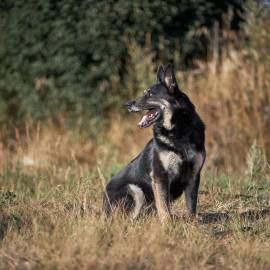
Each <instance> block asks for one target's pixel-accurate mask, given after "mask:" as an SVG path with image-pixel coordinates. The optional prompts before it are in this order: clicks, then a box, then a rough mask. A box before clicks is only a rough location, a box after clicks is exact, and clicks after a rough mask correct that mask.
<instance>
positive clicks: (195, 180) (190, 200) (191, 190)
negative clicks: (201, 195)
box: [185, 173, 200, 217]
mask: <svg viewBox="0 0 270 270" xmlns="http://www.w3.org/2000/svg"><path fill="white" fill-rule="evenodd" d="M199 185H200V174H199V173H198V175H196V176H195V177H194V176H193V177H192V178H190V179H189V184H188V185H187V187H186V189H185V197H186V205H187V210H188V215H189V216H190V217H192V216H195V215H196V208H197V200H198V190H199Z"/></svg>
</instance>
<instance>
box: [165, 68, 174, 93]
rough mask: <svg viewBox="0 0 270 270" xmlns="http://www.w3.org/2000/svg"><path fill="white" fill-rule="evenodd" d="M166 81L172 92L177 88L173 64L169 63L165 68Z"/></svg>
mask: <svg viewBox="0 0 270 270" xmlns="http://www.w3.org/2000/svg"><path fill="white" fill-rule="evenodd" d="M164 82H165V84H166V86H167V88H168V89H169V91H170V92H173V91H174V90H175V89H176V88H177V82H176V79H175V75H174V70H173V66H172V64H168V65H166V66H165V68H164Z"/></svg>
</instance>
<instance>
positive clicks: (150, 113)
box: [138, 110, 155, 128]
mask: <svg viewBox="0 0 270 270" xmlns="http://www.w3.org/2000/svg"><path fill="white" fill-rule="evenodd" d="M154 112H155V111H154V110H150V111H148V112H147V113H146V114H145V115H144V116H143V118H142V120H141V121H140V122H139V124H138V126H139V128H144V127H147V126H148V124H149V121H150V120H151V119H152V118H153V117H154Z"/></svg>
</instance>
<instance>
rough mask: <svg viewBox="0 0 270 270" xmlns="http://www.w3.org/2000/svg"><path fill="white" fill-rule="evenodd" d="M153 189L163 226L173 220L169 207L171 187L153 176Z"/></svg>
mask: <svg viewBox="0 0 270 270" xmlns="http://www.w3.org/2000/svg"><path fill="white" fill-rule="evenodd" d="M151 177H152V189H153V193H154V197H155V204H156V208H157V212H158V217H159V219H160V221H161V223H162V224H165V223H167V222H168V221H170V220H171V212H170V205H169V185H168V183H166V181H162V180H161V179H160V178H158V177H156V176H155V175H153V174H152V176H151Z"/></svg>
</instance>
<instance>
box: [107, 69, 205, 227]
mask: <svg viewBox="0 0 270 270" xmlns="http://www.w3.org/2000/svg"><path fill="white" fill-rule="evenodd" d="M126 106H127V108H128V110H129V111H130V112H141V111H146V113H145V114H144V115H143V117H142V119H141V121H140V122H139V124H138V126H139V128H147V127H150V126H151V125H152V126H153V138H152V139H151V140H150V141H149V142H148V143H147V144H146V146H145V147H144V149H143V150H142V152H141V153H140V154H139V155H138V156H137V157H136V158H135V159H133V160H132V161H131V162H130V163H129V164H128V165H127V166H126V167H125V168H124V169H123V170H122V171H120V172H119V173H118V174H117V175H116V176H114V177H113V178H112V179H111V180H110V181H109V182H108V184H107V186H106V190H105V194H104V199H103V207H104V211H105V213H106V214H107V215H110V214H111V213H113V212H114V210H115V209H116V207H117V206H119V205H120V204H121V205H122V207H123V208H124V210H125V211H127V212H128V213H129V214H130V215H131V217H132V218H133V219H136V218H137V217H138V216H139V215H140V213H141V212H142V209H144V208H145V207H146V206H151V205H154V207H153V208H154V209H156V211H157V214H158V217H159V219H160V220H161V222H162V223H163V222H167V221H168V220H170V219H171V217H172V214H171V211H170V204H171V202H173V201H174V200H176V199H177V198H179V197H180V196H181V195H182V193H183V192H184V193H185V199H186V206H187V210H188V216H193V217H194V216H195V215H196V206H197V197H198V189H199V184H200V172H201V169H202V167H203V164H204V161H205V157H206V152H205V147H204V141H205V125H204V123H203V121H202V120H201V118H200V117H199V115H198V113H197V112H196V110H195V106H194V105H193V104H192V102H191V101H190V99H189V98H188V96H187V95H186V94H185V93H183V92H182V91H181V90H180V89H179V87H178V84H177V81H176V78H175V74H174V70H173V66H172V65H171V64H167V65H166V66H164V67H163V66H160V67H159V68H158V71H157V80H156V84H154V85H152V86H151V87H149V88H148V89H146V90H144V92H143V95H142V96H141V97H139V98H137V99H136V100H134V101H129V102H127V103H126Z"/></svg>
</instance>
